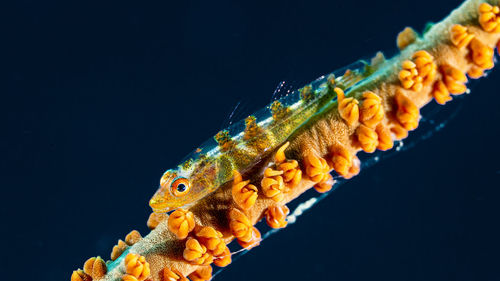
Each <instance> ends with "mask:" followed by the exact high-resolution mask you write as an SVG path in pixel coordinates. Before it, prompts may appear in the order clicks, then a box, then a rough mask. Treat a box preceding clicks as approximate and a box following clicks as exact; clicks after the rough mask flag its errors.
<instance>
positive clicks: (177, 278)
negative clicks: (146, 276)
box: [161, 267, 189, 281]
mask: <svg viewBox="0 0 500 281" xmlns="http://www.w3.org/2000/svg"><path fill="white" fill-rule="evenodd" d="M161 276H162V277H163V278H162V279H161V280H162V281H189V280H188V279H187V278H186V277H185V276H184V275H183V274H182V273H180V272H179V270H177V269H175V268H173V269H169V268H167V267H165V268H163V270H162V273H161Z"/></svg>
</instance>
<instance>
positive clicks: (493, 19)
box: [479, 3, 500, 33]
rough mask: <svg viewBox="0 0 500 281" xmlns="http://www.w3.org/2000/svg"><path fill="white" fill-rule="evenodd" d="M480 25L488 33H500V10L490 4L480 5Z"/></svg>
mask: <svg viewBox="0 0 500 281" xmlns="http://www.w3.org/2000/svg"><path fill="white" fill-rule="evenodd" d="M479 24H480V25H481V27H482V28H483V30H484V31H486V32H492V33H493V32H494V33H498V32H500V9H499V7H498V6H492V5H490V4H488V3H481V5H479Z"/></svg>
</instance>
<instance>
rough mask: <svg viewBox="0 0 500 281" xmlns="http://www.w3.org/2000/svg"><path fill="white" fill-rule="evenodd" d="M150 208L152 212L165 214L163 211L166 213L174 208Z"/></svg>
mask: <svg viewBox="0 0 500 281" xmlns="http://www.w3.org/2000/svg"><path fill="white" fill-rule="evenodd" d="M151 209H153V212H154V213H157V214H165V213H168V212H170V211H172V210H173V209H174V208H171V207H164V208H153V207H151Z"/></svg>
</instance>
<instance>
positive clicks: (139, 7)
mask: <svg viewBox="0 0 500 281" xmlns="http://www.w3.org/2000/svg"><path fill="white" fill-rule="evenodd" d="M460 3H461V1H451V0H447V1H443V0H441V1H435V0H434V1H431V0H422V1H408V0H401V1H338V0H330V1H312V0H309V1H295V0H292V1H262V2H260V1H228V0H226V1H199V0H198V1H194V0H193V1H153V2H138V1H114V2H111V1H110V2H105V1H52V0H51V1H26V0H18V1H15V2H13V3H10V4H7V5H9V7H7V8H6V9H3V12H4V13H5V15H3V16H2V17H1V21H2V29H4V30H3V32H2V35H3V36H2V37H3V38H2V47H3V52H2V55H3V56H2V57H3V59H2V62H1V63H0V64H1V65H2V67H3V68H4V71H6V72H5V74H4V75H2V76H3V77H2V78H3V79H5V80H4V82H2V83H1V84H2V85H1V87H2V90H1V91H0V93H1V97H2V102H1V103H0V104H1V106H2V110H1V113H2V116H3V118H2V119H3V120H2V121H3V122H2V123H3V126H2V132H1V139H0V144H1V146H2V156H1V165H2V167H1V170H2V184H1V186H2V188H1V190H2V199H3V200H2V204H1V208H2V209H1V213H2V220H3V227H2V237H3V238H2V240H3V241H2V250H3V251H2V253H1V254H0V259H1V262H0V268H1V269H2V272H3V273H2V274H3V277H2V280H69V279H70V275H71V272H72V270H75V269H77V268H81V267H82V266H83V262H84V261H85V260H86V259H87V258H89V257H91V256H97V255H100V256H102V257H103V258H104V259H109V254H110V252H111V249H112V247H113V246H114V245H115V244H116V242H117V240H118V239H123V238H124V236H125V235H126V234H127V233H128V232H129V231H130V230H132V229H137V230H139V231H140V232H141V233H142V234H143V235H146V234H147V233H148V229H147V227H146V220H147V218H148V216H149V214H150V212H151V209H150V208H149V206H148V200H149V199H150V197H151V196H152V195H153V193H154V192H155V191H156V188H157V185H158V182H159V179H160V176H161V175H162V173H163V172H164V171H165V170H166V169H168V168H171V167H174V166H175V165H176V164H177V163H178V162H179V161H180V160H181V159H182V158H183V157H184V156H185V155H187V154H188V153H189V152H190V151H191V150H193V149H194V148H196V147H197V145H199V144H201V143H202V142H203V141H205V140H206V139H207V138H209V137H211V136H213V135H214V134H215V133H216V132H217V131H219V130H220V129H222V128H223V127H224V126H227V125H229V123H230V120H229V118H228V116H229V115H230V113H231V112H232V111H233V109H234V107H235V105H236V104H238V103H240V105H239V106H238V108H237V109H236V111H235V114H234V117H233V119H239V118H244V117H246V116H247V115H249V114H251V112H253V111H255V110H257V109H260V108H261V107H264V106H265V105H267V104H268V103H269V102H270V101H271V98H272V94H273V92H274V91H275V88H276V86H277V85H278V84H279V83H280V82H281V81H286V83H285V88H286V87H291V88H292V89H296V88H299V87H301V86H303V85H305V84H306V83H308V82H310V81H312V80H314V79H316V78H317V77H319V76H321V75H323V74H326V73H330V72H332V71H334V70H335V69H338V68H341V67H343V66H345V65H348V64H350V63H353V62H355V61H356V60H358V59H361V58H365V59H366V58H370V57H371V56H372V55H374V54H375V53H376V52H377V51H379V50H381V51H384V52H385V54H386V55H387V56H391V55H392V54H395V53H396V52H397V49H396V44H395V41H396V36H397V34H398V32H399V31H401V30H403V28H404V27H406V26H412V27H413V28H415V29H416V30H417V31H421V30H423V29H424V27H425V24H426V23H427V22H429V21H434V22H437V21H440V20H441V19H443V18H444V17H445V16H447V15H448V14H449V12H451V10H452V9H454V8H456V7H458V5H459V4H460ZM3 79H2V80H3ZM498 81H500V71H499V70H496V69H494V70H493V71H492V72H491V73H490V74H489V76H488V77H487V78H483V79H481V80H480V81H473V83H470V84H469V85H470V88H471V90H472V92H471V95H467V96H466V97H464V98H459V99H455V100H454V101H453V102H451V103H449V104H447V105H446V107H450V108H452V110H451V112H456V113H457V114H456V116H455V117H454V118H452V119H451V120H449V122H448V124H447V125H446V127H445V128H443V129H442V130H440V131H439V132H436V133H435V134H434V135H433V136H432V137H431V138H429V139H428V140H425V141H421V142H419V143H418V144H417V145H416V146H415V147H414V148H412V149H409V150H408V151H404V152H399V153H397V154H395V156H394V157H391V158H389V159H386V160H384V161H381V162H380V163H378V164H376V165H374V166H373V167H371V168H369V169H366V170H362V172H361V174H360V175H359V176H357V177H354V178H353V179H351V180H349V181H348V182H347V183H345V184H344V185H342V186H341V187H340V188H339V189H338V190H336V191H334V192H333V193H332V194H330V196H329V197H328V198H326V199H325V200H323V201H321V202H320V203H319V204H317V205H316V206H314V207H313V208H312V209H310V210H309V211H308V212H306V213H305V214H304V215H302V216H301V217H300V218H299V220H298V221H297V223H295V224H293V225H290V226H288V227H287V228H285V229H284V230H283V231H280V232H279V233H277V234H275V235H273V236H271V237H270V238H268V239H266V240H264V241H263V242H262V243H261V245H260V246H259V247H257V248H254V249H253V250H251V251H250V252H249V253H247V254H246V255H244V256H242V257H241V258H239V259H238V260H237V261H233V263H232V264H231V265H230V266H228V267H227V268H226V269H224V271H223V272H221V273H220V274H219V275H217V277H216V280H304V279H307V280H384V281H388V280H398V281H399V280H427V281H429V280H500V275H499V264H500V256H499V254H498V253H499V250H500V242H499V237H500V229H499V227H498V222H499V218H498V216H499V214H500V164H499V160H500V152H499V147H498V144H499V141H498V138H499V137H500V129H499V125H498V123H497V122H499V121H500V107H499V103H500V91H499V83H498ZM287 89H288V88H287ZM431 103H434V102H431ZM234 121H236V120H234ZM436 121H437V122H439V121H440V120H436ZM411 134H415V135H418V134H420V132H419V130H418V129H417V130H416V131H414V132H413V133H411ZM297 200H298V201H299V202H300V201H301V200H302V199H301V198H299V199H297Z"/></svg>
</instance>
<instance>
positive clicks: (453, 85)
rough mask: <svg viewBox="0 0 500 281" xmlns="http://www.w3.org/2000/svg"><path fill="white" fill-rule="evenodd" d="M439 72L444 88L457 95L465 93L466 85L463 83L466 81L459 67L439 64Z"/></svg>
mask: <svg viewBox="0 0 500 281" xmlns="http://www.w3.org/2000/svg"><path fill="white" fill-rule="evenodd" d="M441 74H442V75H443V82H444V84H445V85H446V89H448V91H449V92H450V93H451V94H453V95H459V94H463V93H465V91H466V90H467V87H466V86H465V85H464V83H466V82H467V77H466V76H465V74H463V73H462V72H461V71H460V70H459V69H457V68H455V67H453V66H450V65H443V66H441Z"/></svg>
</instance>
